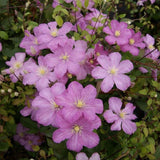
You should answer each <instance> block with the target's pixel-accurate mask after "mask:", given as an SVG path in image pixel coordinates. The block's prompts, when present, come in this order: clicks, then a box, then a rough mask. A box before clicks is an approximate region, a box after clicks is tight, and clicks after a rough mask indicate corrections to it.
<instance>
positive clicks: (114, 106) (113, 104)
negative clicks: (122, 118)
mask: <svg viewBox="0 0 160 160" xmlns="http://www.w3.org/2000/svg"><path fill="white" fill-rule="evenodd" d="M108 103H109V109H111V110H112V111H113V112H114V113H116V114H119V113H120V110H121V107H122V101H121V99H120V98H117V97H111V98H110V99H109V101H108Z"/></svg>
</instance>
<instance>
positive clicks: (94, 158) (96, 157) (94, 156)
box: [89, 153, 101, 160]
mask: <svg viewBox="0 0 160 160" xmlns="http://www.w3.org/2000/svg"><path fill="white" fill-rule="evenodd" d="M89 160H101V159H100V155H99V154H98V153H93V154H92V156H91V157H90V159H89Z"/></svg>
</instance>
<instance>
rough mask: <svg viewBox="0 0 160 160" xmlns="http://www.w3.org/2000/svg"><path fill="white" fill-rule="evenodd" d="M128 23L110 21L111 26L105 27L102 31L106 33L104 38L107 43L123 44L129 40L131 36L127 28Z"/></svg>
mask: <svg viewBox="0 0 160 160" xmlns="http://www.w3.org/2000/svg"><path fill="white" fill-rule="evenodd" d="M127 27H128V25H127V23H125V22H118V21H117V20H112V21H111V28H110V27H108V26H107V27H105V28H104V29H103V32H105V33H106V34H107V36H106V37H105V40H106V41H107V42H108V43H109V44H111V45H112V44H116V43H117V44H118V45H125V44H127V43H128V42H129V39H130V38H131V35H132V33H131V31H130V30H129V29H128V28H127Z"/></svg>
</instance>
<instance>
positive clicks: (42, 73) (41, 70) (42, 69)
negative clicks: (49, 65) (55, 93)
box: [38, 67, 46, 76]
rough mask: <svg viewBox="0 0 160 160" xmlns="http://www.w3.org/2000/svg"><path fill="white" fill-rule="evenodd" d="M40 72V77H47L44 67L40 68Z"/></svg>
mask: <svg viewBox="0 0 160 160" xmlns="http://www.w3.org/2000/svg"><path fill="white" fill-rule="evenodd" d="M38 72H39V74H40V75H42V76H43V75H45V74H46V69H45V68H43V67H39V70H38Z"/></svg>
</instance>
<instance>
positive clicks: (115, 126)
mask: <svg viewBox="0 0 160 160" xmlns="http://www.w3.org/2000/svg"><path fill="white" fill-rule="evenodd" d="M121 123H122V120H121V119H119V120H117V121H115V122H114V123H113V124H112V126H111V131H120V130H121Z"/></svg>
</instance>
